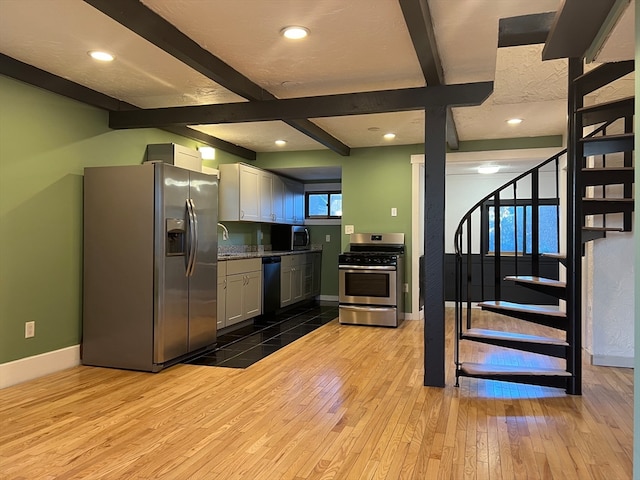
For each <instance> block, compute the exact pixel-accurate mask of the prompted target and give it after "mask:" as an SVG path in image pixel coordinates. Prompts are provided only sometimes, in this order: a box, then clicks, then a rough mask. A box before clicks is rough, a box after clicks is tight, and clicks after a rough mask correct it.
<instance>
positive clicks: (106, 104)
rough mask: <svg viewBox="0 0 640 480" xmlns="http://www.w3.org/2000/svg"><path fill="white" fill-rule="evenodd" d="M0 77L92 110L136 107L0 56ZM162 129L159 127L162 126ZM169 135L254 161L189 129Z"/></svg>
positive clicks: (241, 149) (235, 148) (247, 153)
mask: <svg viewBox="0 0 640 480" xmlns="http://www.w3.org/2000/svg"><path fill="white" fill-rule="evenodd" d="M0 74H2V75H6V76H8V77H11V78H14V79H16V80H20V81H21V82H25V83H28V84H30V85H33V86H35V87H38V88H42V89H44V90H48V91H50V92H53V93H56V94H58V95H62V96H64V97H67V98H71V99H73V100H77V101H79V102H82V103H86V104H87V105H91V106H93V107H97V108H101V109H103V110H107V111H109V112H112V111H116V110H121V109H123V108H126V109H135V108H138V107H136V106H135V105H131V104H130V103H126V102H123V101H121V100H118V99H117V98H113V97H110V96H109V95H105V94H103V93H100V92H97V91H95V90H92V89H90V88H87V87H85V86H84V85H80V84H78V83H75V82H72V81H70V80H67V79H66V78H62V77H58V76H57V75H54V74H52V73H49V72H45V71H44V70H40V69H39V68H36V67H34V66H32V65H28V64H26V63H23V62H21V61H19V60H16V59H15V58H12V57H9V56H7V55H4V54H1V53H0ZM161 128H162V127H161ZM164 130H167V131H169V132H171V133H176V134H178V135H182V136H183V137H187V138H191V139H194V140H198V141H201V142H204V143H206V144H207V145H210V146H212V147H214V148H217V149H219V150H222V151H224V152H228V153H232V154H233V155H237V156H239V157H241V158H244V159H245V160H255V159H256V152H254V151H253V150H249V149H247V148H244V147H241V146H239V145H234V144H233V143H229V142H227V141H225V140H221V139H220V138H216V137H213V136H211V135H207V134H206V133H202V132H199V131H197V130H194V129H192V128H187V127H182V126H180V127H167V128H164Z"/></svg>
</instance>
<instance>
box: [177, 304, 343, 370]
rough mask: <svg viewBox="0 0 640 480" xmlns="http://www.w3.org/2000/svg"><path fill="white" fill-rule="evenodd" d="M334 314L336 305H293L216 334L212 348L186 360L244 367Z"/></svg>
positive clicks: (190, 362) (336, 315) (308, 331)
mask: <svg viewBox="0 0 640 480" xmlns="http://www.w3.org/2000/svg"><path fill="white" fill-rule="evenodd" d="M337 317H338V306H337V305H335V306H334V305H330V306H325V305H313V304H311V305H303V306H299V307H294V308H293V309H291V310H288V311H286V312H284V313H280V314H277V315H271V316H260V317H258V318H256V319H255V320H254V322H253V324H252V325H247V326H244V327H241V328H239V329H237V330H234V331H232V332H229V333H223V334H222V335H219V336H218V344H217V346H216V349H215V350H213V351H209V352H207V353H205V354H203V355H201V356H199V357H196V358H194V359H191V360H189V361H187V362H186V363H189V364H193V365H209V366H214V367H230V368H247V367H248V366H249V365H252V364H254V363H255V362H257V361H258V360H261V359H263V358H264V357H266V356H267V355H270V354H271V353H273V352H275V351H277V350H279V349H280V348H282V347H284V346H286V345H288V344H290V343H291V342H293V341H295V340H297V339H299V338H300V337H303V336H304V335H306V334H307V333H310V332H312V331H314V330H315V329H316V328H318V327H321V326H322V325H325V324H327V323H329V322H330V321H331V320H333V319H335V318H337Z"/></svg>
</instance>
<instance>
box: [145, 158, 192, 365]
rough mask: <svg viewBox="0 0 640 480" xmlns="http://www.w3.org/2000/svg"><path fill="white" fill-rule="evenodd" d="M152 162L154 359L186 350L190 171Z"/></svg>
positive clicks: (183, 352)
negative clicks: (153, 171) (154, 207)
mask: <svg viewBox="0 0 640 480" xmlns="http://www.w3.org/2000/svg"><path fill="white" fill-rule="evenodd" d="M154 166H155V197H156V198H155V200H156V210H155V222H154V224H155V246H154V256H155V268H154V277H155V295H154V298H155V312H154V359H153V361H154V363H165V362H167V361H169V360H172V359H174V358H176V357H179V356H180V355H184V354H186V353H188V352H189V278H188V277H187V262H188V258H189V256H188V253H189V247H190V245H189V241H190V239H189V234H188V226H189V223H188V218H187V199H188V198H189V171H188V170H183V169H181V168H176V167H173V166H171V165H165V164H162V163H157V164H154Z"/></svg>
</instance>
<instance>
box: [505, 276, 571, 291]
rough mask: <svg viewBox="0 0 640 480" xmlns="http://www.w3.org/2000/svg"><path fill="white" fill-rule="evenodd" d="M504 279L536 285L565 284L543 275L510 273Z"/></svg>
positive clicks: (553, 285)
mask: <svg viewBox="0 0 640 480" xmlns="http://www.w3.org/2000/svg"><path fill="white" fill-rule="evenodd" d="M504 279H505V280H511V281H513V282H520V283H533V284H536V285H546V286H549V287H558V288H565V287H566V286H567V284H566V283H565V282H561V281H560V280H553V279H551V278H544V277H534V276H530V275H517V276H516V275H510V276H508V277H504Z"/></svg>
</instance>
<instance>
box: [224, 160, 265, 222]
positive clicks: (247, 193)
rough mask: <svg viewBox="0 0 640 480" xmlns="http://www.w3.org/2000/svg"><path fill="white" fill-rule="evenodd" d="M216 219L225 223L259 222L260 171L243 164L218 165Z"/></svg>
mask: <svg viewBox="0 0 640 480" xmlns="http://www.w3.org/2000/svg"><path fill="white" fill-rule="evenodd" d="M219 170H220V186H219V187H218V188H219V190H218V218H219V219H220V221H227V222H233V221H235V222H237V221H246V222H259V221H260V190H259V179H260V172H261V170H260V169H257V168H254V167H251V166H249V165H245V164H243V163H230V164H226V165H220V167H219Z"/></svg>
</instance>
